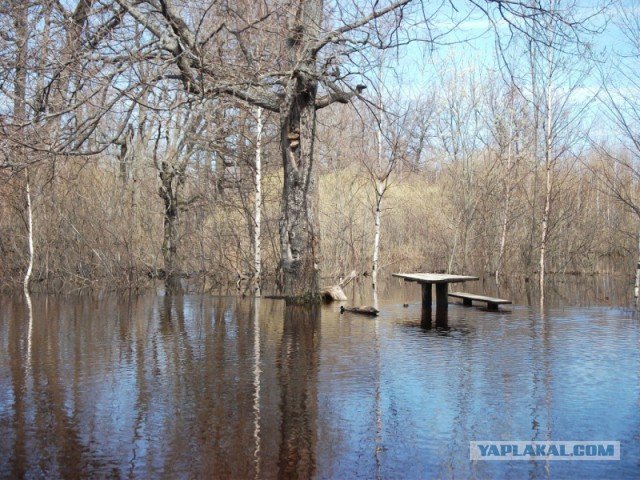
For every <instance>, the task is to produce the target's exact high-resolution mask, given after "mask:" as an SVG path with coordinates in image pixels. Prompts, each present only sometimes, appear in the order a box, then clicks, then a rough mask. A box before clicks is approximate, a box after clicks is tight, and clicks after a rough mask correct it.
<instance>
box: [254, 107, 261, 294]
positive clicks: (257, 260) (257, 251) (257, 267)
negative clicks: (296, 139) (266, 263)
mask: <svg viewBox="0 0 640 480" xmlns="http://www.w3.org/2000/svg"><path fill="white" fill-rule="evenodd" d="M256 120H257V127H256V165H255V169H256V173H255V188H256V198H255V208H254V218H253V222H254V223H253V224H254V228H253V269H254V279H253V282H254V290H255V295H256V297H259V296H260V293H261V292H260V280H261V276H262V251H261V248H260V247H261V246H260V233H261V228H262V127H263V123H262V108H258V109H257V110H256Z"/></svg>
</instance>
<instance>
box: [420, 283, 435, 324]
mask: <svg viewBox="0 0 640 480" xmlns="http://www.w3.org/2000/svg"><path fill="white" fill-rule="evenodd" d="M421 285H422V313H421V319H420V320H421V321H420V323H421V325H422V328H431V302H432V300H433V297H432V290H433V288H432V286H431V284H430V283H422V284H421Z"/></svg>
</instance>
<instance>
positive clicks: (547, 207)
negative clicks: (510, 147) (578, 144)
mask: <svg viewBox="0 0 640 480" xmlns="http://www.w3.org/2000/svg"><path fill="white" fill-rule="evenodd" d="M548 28H549V31H548V34H549V43H548V46H547V95H546V99H545V100H546V108H547V112H546V113H547V118H546V123H547V124H546V126H545V152H544V160H545V168H546V177H547V178H546V191H545V200H544V213H543V214H542V233H541V238H540V306H541V307H542V306H544V285H545V267H546V253H547V242H548V237H549V217H550V215H551V189H552V187H553V183H552V181H553V179H552V175H553V163H554V159H553V137H552V134H553V109H552V103H551V102H552V100H553V48H554V47H553V19H551V20H549V26H548Z"/></svg>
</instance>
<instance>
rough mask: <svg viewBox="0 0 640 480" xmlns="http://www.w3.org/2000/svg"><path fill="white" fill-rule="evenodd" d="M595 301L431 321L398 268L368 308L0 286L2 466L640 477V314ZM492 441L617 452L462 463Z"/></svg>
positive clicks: (3, 472) (36, 473)
mask: <svg viewBox="0 0 640 480" xmlns="http://www.w3.org/2000/svg"><path fill="white" fill-rule="evenodd" d="M597 297H598V295H595V297H594V299H593V300H592V301H590V302H589V303H590V306H589V307H584V306H572V305H571V304H567V302H566V299H562V301H556V302H550V304H551V305H552V306H550V307H548V308H545V309H544V310H542V311H541V310H540V309H539V308H537V307H530V306H527V305H526V302H525V301H519V302H518V303H519V304H516V305H515V306H513V307H512V308H505V309H504V311H503V312H489V311H486V310H483V309H481V308H476V307H472V308H468V307H462V306H457V305H451V306H450V308H449V321H448V325H447V326H446V328H435V326H434V327H432V328H425V326H424V325H421V308H420V305H419V298H420V292H419V289H418V288H417V286H415V285H407V286H403V285H402V284H401V283H400V284H395V286H394V287H393V288H391V289H389V291H387V292H386V293H384V294H383V295H382V297H381V304H380V307H381V310H382V312H381V314H380V315H379V316H378V317H377V318H375V319H373V318H369V317H362V316H358V315H354V314H344V315H341V314H340V313H339V310H338V309H339V307H338V306H336V305H330V306H323V307H321V308H318V309H315V310H305V309H300V308H287V307H285V306H284V304H283V302H281V301H278V300H267V299H260V300H256V299H251V298H246V299H242V298H238V297H230V296H229V297H214V296H210V295H184V296H175V297H171V296H163V295H156V294H145V295H141V296H130V297H129V296H127V295H111V294H109V295H84V296H47V295H33V296H32V304H33V315H32V319H31V320H30V319H29V315H28V313H27V312H28V309H27V306H26V303H25V299H24V298H22V297H20V296H14V297H9V296H0V477H3V478H171V479H174V478H188V479H192V478H196V479H197V478H238V479H243V478H247V479H252V478H276V477H279V478H337V479H348V478H349V479H350V478H367V479H370V478H384V479H387V478H389V479H392V478H407V479H411V478H580V479H587V478H639V477H640V321H638V319H637V318H636V317H634V315H633V313H632V312H631V311H629V310H626V309H624V308H620V307H616V306H611V305H605V304H606V303H611V302H612V300H610V296H609V295H608V294H607V295H604V294H603V295H602V298H601V299H600V300H599V299H598V298H597ZM575 300H576V301H575V302H573V305H580V304H581V302H580V301H579V298H578V297H576V298H575ZM404 303H409V306H408V307H404V306H403V304H404ZM598 303H601V304H600V305H598ZM485 440H515V441H532V440H535V441H544V440H566V441H571V440H575V441H595V440H604V441H619V442H620V444H621V448H620V455H621V459H620V461H603V460H600V461H540V460H538V461H473V462H472V461H470V460H469V442H470V441H485Z"/></svg>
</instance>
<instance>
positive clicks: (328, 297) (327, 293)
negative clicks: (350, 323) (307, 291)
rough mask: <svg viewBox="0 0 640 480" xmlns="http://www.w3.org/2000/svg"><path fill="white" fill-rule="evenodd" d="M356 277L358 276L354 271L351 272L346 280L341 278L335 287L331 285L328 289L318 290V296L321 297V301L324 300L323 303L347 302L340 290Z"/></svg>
mask: <svg viewBox="0 0 640 480" xmlns="http://www.w3.org/2000/svg"><path fill="white" fill-rule="evenodd" d="M357 276H358V274H357V273H356V271H355V270H353V271H352V272H351V273H350V274H349V275H347V277H346V278H343V279H342V280H341V281H340V283H338V284H337V285H331V286H328V287H323V288H322V289H321V290H320V296H321V297H322V300H324V301H325V302H333V301H336V302H344V301H346V300H347V296H346V295H345V294H344V291H343V290H342V288H343V287H344V286H346V285H347V284H348V283H349V282H351V280H353V279H354V278H356V277H357Z"/></svg>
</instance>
